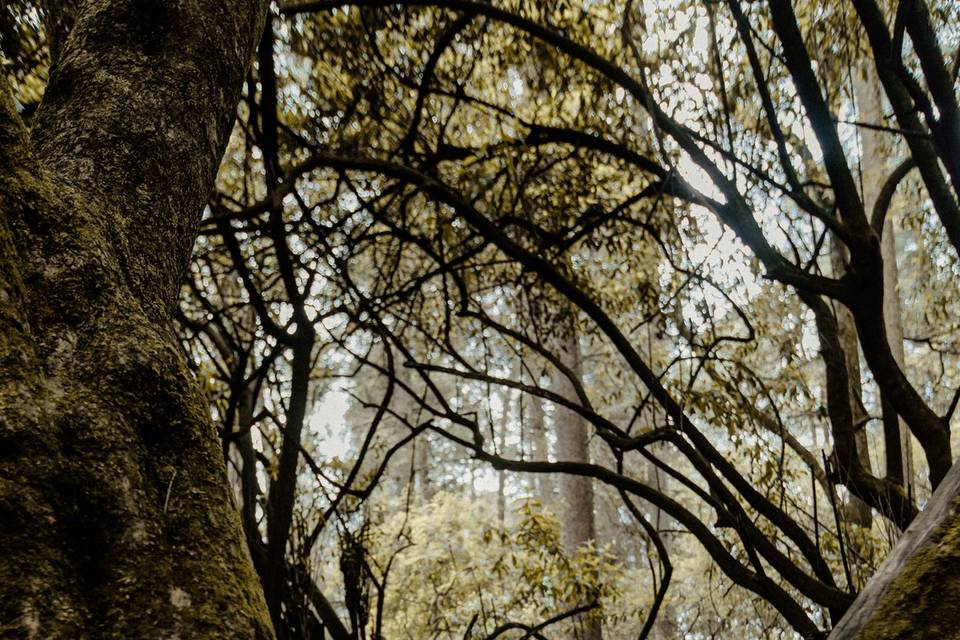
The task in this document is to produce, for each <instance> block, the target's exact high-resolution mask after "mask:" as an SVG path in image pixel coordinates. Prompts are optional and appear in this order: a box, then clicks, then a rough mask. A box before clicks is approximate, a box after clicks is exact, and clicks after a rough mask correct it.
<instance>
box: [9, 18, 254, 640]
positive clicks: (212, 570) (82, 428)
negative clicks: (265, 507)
mask: <svg viewBox="0 0 960 640" xmlns="http://www.w3.org/2000/svg"><path fill="white" fill-rule="evenodd" d="M79 6H80V7H81V8H80V10H79V12H78V13H77V14H76V21H75V23H74V26H73V28H72V31H70V32H69V34H68V35H66V37H65V38H64V39H62V40H60V41H59V47H58V49H57V51H58V54H59V57H58V58H57V59H56V60H55V61H54V63H53V66H52V67H51V73H50V82H49V85H48V87H47V91H46V95H45V96H44V100H43V103H42V104H41V106H40V108H39V109H38V111H37V113H36V117H35V123H36V125H35V127H34V129H33V131H32V132H31V133H30V134H28V132H27V131H26V129H25V127H24V125H23V123H22V122H21V121H20V119H19V117H18V115H17V114H16V112H15V110H14V107H13V105H12V101H11V100H10V98H9V95H8V93H7V92H6V91H3V92H2V93H3V95H2V97H0V324H2V328H0V416H2V417H0V544H2V547H3V549H4V553H3V555H2V559H0V616H2V619H3V624H4V625H5V627H4V630H5V631H6V632H8V633H11V634H13V635H14V636H16V637H27V638H81V637H97V638H161V637H162V638H170V637H183V638H214V637H217V638H220V637H224V635H225V634H229V635H230V636H232V637H244V638H270V637H272V636H273V631H272V629H271V627H270V621H269V617H268V615H267V613H266V608H265V606H264V600H263V595H262V592H261V590H260V586H259V581H258V580H257V578H256V575H255V573H254V571H253V568H252V566H251V563H250V557H249V553H248V551H247V548H246V545H245V544H244V540H243V535H242V533H241V527H240V520H239V517H238V514H237V511H236V509H235V507H234V506H233V501H232V499H231V495H230V489H229V486H228V483H227V478H226V474H225V470H224V467H223V456H222V452H221V450H220V445H219V443H218V440H217V438H216V435H215V433H214V431H213V428H212V425H211V421H210V417H209V413H208V410H207V407H206V404H205V402H204V399H203V397H202V396H201V394H200V392H199V389H198V388H197V387H196V385H195V383H194V380H193V379H192V378H191V377H190V375H189V373H188V371H187V369H186V366H185V365H184V363H183V361H182V358H181V354H180V351H179V347H178V343H177V339H176V337H175V336H174V334H173V332H172V330H171V322H170V320H171V316H172V310H173V309H174V308H175V304H176V301H177V293H178V288H179V284H180V281H181V278H182V275H183V273H184V270H185V269H186V267H187V265H188V263H189V259H190V252H191V249H192V246H193V242H194V239H195V235H196V228H197V225H198V223H199V220H200V214H201V211H202V208H203V205H204V202H205V201H206V198H207V195H208V193H209V191H210V188H211V186H212V184H213V179H214V176H215V174H216V170H217V166H218V162H219V159H220V156H221V154H222V152H223V148H224V145H225V143H226V140H227V137H228V135H229V132H230V128H231V123H232V121H233V115H234V109H235V106H236V102H237V99H238V96H239V88H240V85H241V80H242V77H243V74H244V69H245V65H246V63H247V62H248V59H249V57H250V53H251V52H252V50H253V47H254V44H255V41H256V38H257V36H258V35H259V33H260V24H261V20H262V17H263V15H264V9H265V3H263V2H261V1H260V0H232V1H230V2H226V1H224V0H220V1H205V2H200V1H199V0H181V1H180V2H177V3H168V2H159V1H156V0H87V1H86V2H83V3H81V4H80V5H79Z"/></svg>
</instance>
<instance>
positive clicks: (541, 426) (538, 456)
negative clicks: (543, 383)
mask: <svg viewBox="0 0 960 640" xmlns="http://www.w3.org/2000/svg"><path fill="white" fill-rule="evenodd" d="M535 382H538V381H535ZM526 404H527V405H529V407H530V418H529V419H528V420H527V424H528V430H529V432H530V459H531V460H538V461H541V462H546V461H549V460H550V440H549V438H548V437H547V424H546V416H545V414H544V411H543V401H542V400H541V399H540V398H536V397H530V398H528V399H527V403H526ZM533 483H534V485H533V486H534V492H535V493H536V496H537V498H538V499H539V500H540V503H541V504H542V505H543V506H544V507H546V508H548V509H552V508H553V505H554V502H555V500H556V496H555V495H554V494H555V492H556V489H555V488H554V481H553V476H552V475H550V474H548V473H537V474H534V476H533Z"/></svg>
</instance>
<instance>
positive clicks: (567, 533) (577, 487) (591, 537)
mask: <svg viewBox="0 0 960 640" xmlns="http://www.w3.org/2000/svg"><path fill="white" fill-rule="evenodd" d="M560 360H561V362H562V363H563V364H564V366H566V367H567V368H568V369H569V370H570V371H571V372H572V373H573V375H574V376H576V377H577V378H580V379H581V380H582V378H583V362H582V358H581V353H580V341H579V340H578V338H577V334H576V331H575V330H572V331H571V334H570V336H569V337H567V338H566V340H564V342H563V347H562V351H561V353H560ZM554 391H555V392H556V393H557V394H559V395H561V396H563V397H565V398H567V399H570V400H573V401H576V400H577V396H576V393H575V392H574V389H573V385H572V384H571V383H570V381H569V380H568V379H567V378H566V377H565V376H563V375H562V374H559V373H558V374H557V378H556V380H555V381H554ZM555 420H556V428H557V458H558V459H560V460H562V461H565V462H586V463H589V462H590V441H589V438H588V436H589V434H588V432H587V425H586V421H585V420H584V419H583V418H582V417H581V416H580V415H579V414H577V413H575V412H573V411H570V410H569V409H564V408H562V407H557V412H556V418H555ZM560 500H561V504H562V506H563V512H562V513H563V545H564V547H565V548H566V550H567V553H569V554H574V553H576V551H577V550H578V549H579V548H580V547H582V546H584V545H587V544H591V543H595V541H596V528H595V524H594V515H593V482H592V480H591V479H590V478H585V477H583V476H577V475H570V474H564V475H562V476H561V477H560ZM582 622H583V635H582V638H581V640H599V639H600V638H601V635H602V634H601V630H600V622H599V621H598V620H595V619H593V618H590V617H585V618H584V619H583V621H582Z"/></svg>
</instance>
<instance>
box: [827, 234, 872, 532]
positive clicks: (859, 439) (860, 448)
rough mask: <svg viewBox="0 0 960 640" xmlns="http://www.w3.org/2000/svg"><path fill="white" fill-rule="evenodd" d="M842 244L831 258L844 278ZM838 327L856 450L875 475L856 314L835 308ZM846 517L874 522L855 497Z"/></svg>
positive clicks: (868, 523)
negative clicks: (845, 363)
mask: <svg viewBox="0 0 960 640" xmlns="http://www.w3.org/2000/svg"><path fill="white" fill-rule="evenodd" d="M845 253H846V252H845V251H844V248H843V245H842V244H840V242H839V241H837V240H832V241H831V246H830V258H831V261H832V262H833V273H834V275H835V276H836V277H838V278H839V277H841V276H842V275H843V273H844V271H845V270H846V266H845V265H846V264H847V258H846V255H845ZM836 313H837V326H838V328H839V333H840V335H839V338H840V343H841V344H842V345H843V354H844V356H845V357H846V361H847V374H848V382H849V387H850V412H851V414H852V416H853V424H854V429H855V430H856V431H855V433H854V436H853V439H854V443H855V445H856V447H857V457H858V458H859V459H860V464H861V465H863V468H864V469H866V470H867V472H869V473H873V470H872V469H871V466H872V465H871V463H870V440H869V439H868V438H867V425H866V423H867V417H868V416H867V412H866V409H865V408H864V406H863V384H862V382H861V379H860V349H859V343H858V341H857V326H856V324H855V323H854V320H853V314H852V313H850V310H849V309H847V308H846V307H844V306H843V305H839V304H838V305H836ZM844 507H845V508H844V511H845V514H844V516H845V518H846V519H848V520H849V521H850V522H852V523H853V524H856V525H858V526H861V527H869V526H871V524H872V523H873V511H872V510H871V509H870V505H868V504H867V503H866V502H864V501H863V500H861V499H860V498H858V497H857V496H855V495H852V494H851V495H850V496H849V497H848V498H847V503H846V505H844Z"/></svg>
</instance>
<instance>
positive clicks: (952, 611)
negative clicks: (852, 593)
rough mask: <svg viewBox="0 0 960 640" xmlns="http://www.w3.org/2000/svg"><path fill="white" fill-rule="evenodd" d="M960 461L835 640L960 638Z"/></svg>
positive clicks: (842, 622) (844, 620) (872, 580)
mask: <svg viewBox="0 0 960 640" xmlns="http://www.w3.org/2000/svg"><path fill="white" fill-rule="evenodd" d="M958 495H960V465H954V466H953V468H952V469H951V470H950V472H949V473H948V474H947V475H946V477H945V478H944V480H943V482H941V483H940V486H938V487H937V490H936V491H935V492H934V494H933V496H932V497H931V498H930V501H929V502H928V503H927V506H926V507H925V508H924V510H923V511H921V512H920V515H918V516H917V517H916V518H915V519H914V521H913V523H912V524H911V525H910V527H909V528H908V529H907V530H906V532H905V533H904V534H903V536H902V537H901V538H900V540H899V542H897V545H896V546H895V547H894V548H893V551H891V552H890V555H889V556H887V559H886V560H884V561H883V564H881V565H880V568H879V569H877V572H876V573H875V574H874V575H873V577H871V578H870V581H869V582H868V583H867V586H866V588H864V590H863V591H861V592H860V595H859V596H857V599H856V601H854V603H853V605H851V607H850V609H849V610H848V611H847V614H846V615H845V616H844V617H843V618H842V619H841V620H840V622H839V623H838V624H837V626H836V627H835V628H834V629H833V632H832V633H831V634H830V639H831V640H853V639H854V638H857V639H861V638H862V639H864V640H866V639H869V640H886V639H891V640H892V639H893V638H897V639H899V640H907V639H911V638H915V639H917V640H921V639H924V638H944V639H950V638H958V637H960V499H958V498H957V497H956V496H958Z"/></svg>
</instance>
